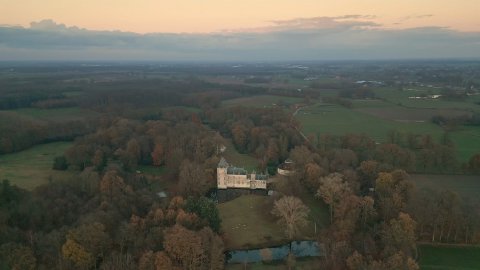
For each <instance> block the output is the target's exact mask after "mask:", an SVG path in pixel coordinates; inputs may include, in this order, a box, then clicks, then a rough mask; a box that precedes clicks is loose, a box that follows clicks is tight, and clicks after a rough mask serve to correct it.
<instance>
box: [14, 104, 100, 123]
mask: <svg viewBox="0 0 480 270" xmlns="http://www.w3.org/2000/svg"><path fill="white" fill-rule="evenodd" d="M7 112H9V113H12V114H17V115H19V116H21V117H23V118H25V119H30V120H34V121H53V122H66V121H75V120H82V119H85V118H87V117H93V116H96V115H97V113H95V112H93V111H89V110H84V109H81V108H79V107H69V108H58V109H37V108H23V109H16V110H11V111H7Z"/></svg>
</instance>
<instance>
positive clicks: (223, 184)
mask: <svg viewBox="0 0 480 270" xmlns="http://www.w3.org/2000/svg"><path fill="white" fill-rule="evenodd" d="M267 179H268V175H266V174H257V173H255V172H253V173H248V172H247V171H246V170H245V169H244V168H237V167H234V166H231V165H229V164H228V163H227V161H226V160H225V159H224V158H223V157H222V158H221V159H220V162H219V163H218V166H217V188H218V189H229V188H237V189H265V190H266V189H267Z"/></svg>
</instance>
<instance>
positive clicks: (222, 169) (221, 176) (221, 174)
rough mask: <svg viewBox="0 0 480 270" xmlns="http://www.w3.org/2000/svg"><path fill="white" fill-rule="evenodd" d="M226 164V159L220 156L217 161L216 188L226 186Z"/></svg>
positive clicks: (224, 187)
mask: <svg viewBox="0 0 480 270" xmlns="http://www.w3.org/2000/svg"><path fill="white" fill-rule="evenodd" d="M228 166H229V165H228V163H227V161H226V160H225V159H224V158H223V157H222V158H221V159H220V162H218V166H217V188H218V189H226V188H227V183H226V178H227V168H228Z"/></svg>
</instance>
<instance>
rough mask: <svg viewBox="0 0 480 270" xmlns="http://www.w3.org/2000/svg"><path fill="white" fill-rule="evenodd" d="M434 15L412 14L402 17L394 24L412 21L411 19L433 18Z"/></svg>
mask: <svg viewBox="0 0 480 270" xmlns="http://www.w3.org/2000/svg"><path fill="white" fill-rule="evenodd" d="M433 16H434V15H433V14H421V15H410V16H406V17H402V18H400V19H399V21H398V22H396V23H394V24H401V23H403V22H406V21H411V20H420V19H426V18H431V17H433Z"/></svg>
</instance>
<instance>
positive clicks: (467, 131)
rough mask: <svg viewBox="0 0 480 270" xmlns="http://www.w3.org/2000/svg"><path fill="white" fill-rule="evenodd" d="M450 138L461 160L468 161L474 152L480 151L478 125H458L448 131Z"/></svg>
mask: <svg viewBox="0 0 480 270" xmlns="http://www.w3.org/2000/svg"><path fill="white" fill-rule="evenodd" d="M450 138H451V139H452V141H453V143H454V144H455V147H456V148H457V153H458V158H459V159H460V160H461V161H468V160H469V159H470V157H472V156H473V155H474V154H478V153H480V127H478V126H477V127H465V126H463V127H460V128H459V130H456V131H454V132H452V133H450Z"/></svg>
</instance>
